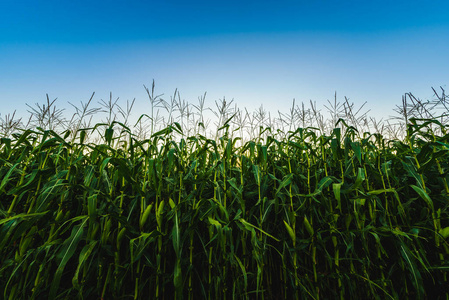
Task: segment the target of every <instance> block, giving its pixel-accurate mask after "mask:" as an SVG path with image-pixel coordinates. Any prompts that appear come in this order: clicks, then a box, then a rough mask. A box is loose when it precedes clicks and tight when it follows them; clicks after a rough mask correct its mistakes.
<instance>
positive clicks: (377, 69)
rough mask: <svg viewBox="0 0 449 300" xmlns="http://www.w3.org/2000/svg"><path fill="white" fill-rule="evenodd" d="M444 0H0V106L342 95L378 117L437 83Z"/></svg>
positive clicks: (447, 39) (446, 24)
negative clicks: (158, 97) (176, 96)
mask: <svg viewBox="0 0 449 300" xmlns="http://www.w3.org/2000/svg"><path fill="white" fill-rule="evenodd" d="M447 12H449V2H447V1H431V2H430V1H325V0H322V1H222V2H217V1H190V2H185V1H135V0H134V1H133V0H130V1H107V2H106V1H76V2H75V1H11V0H1V1H0V70H1V72H0V104H1V109H0V114H1V116H2V117H3V116H4V115H5V114H7V113H12V112H13V111H14V110H16V109H17V111H18V113H19V115H20V114H25V115H26V110H27V107H26V105H25V104H26V103H28V104H30V105H34V103H45V101H46V96H45V94H46V93H48V94H49V97H50V99H54V98H58V101H57V106H58V107H61V108H67V109H70V105H68V104H67V102H71V103H74V104H79V103H80V101H82V102H86V101H87V100H88V99H89V97H90V96H91V94H92V92H95V93H96V95H95V98H94V101H100V100H108V98H109V93H110V92H112V93H113V97H114V98H116V97H120V99H121V100H120V101H121V102H119V103H121V104H125V103H126V100H132V99H133V98H136V105H135V110H134V116H138V115H140V114H141V113H148V112H149V111H148V100H147V97H146V93H145V90H144V88H143V85H144V84H145V85H147V86H151V82H152V81H153V79H154V80H155V82H156V93H157V94H164V98H165V99H169V98H170V96H171V95H173V92H174V91H175V89H178V90H179V91H180V94H181V97H182V98H183V99H185V100H187V101H188V102H190V103H194V104H196V103H197V99H198V97H199V96H201V95H203V94H204V92H207V97H206V104H207V105H208V106H214V101H215V100H218V99H222V98H223V97H225V98H226V99H229V100H231V99H234V101H235V103H237V105H238V106H239V107H240V108H244V107H247V108H248V109H249V110H254V109H256V108H258V107H259V106H261V105H263V107H264V108H266V109H267V110H269V111H271V112H273V113H274V114H276V111H277V110H281V111H283V112H285V111H287V110H288V109H289V108H290V107H291V104H292V100H293V99H294V98H295V99H296V103H300V102H301V101H303V102H306V103H308V102H309V100H312V101H316V102H317V103H318V106H319V107H320V108H323V106H322V105H323V104H326V102H327V100H333V97H334V93H335V92H336V93H337V97H338V100H340V101H343V100H344V97H345V96H346V97H348V98H349V99H350V101H351V102H354V103H355V104H356V105H362V104H363V103H364V102H365V101H366V102H367V104H366V108H367V109H370V110H371V115H373V116H375V117H376V118H382V117H384V118H386V117H388V116H390V115H392V114H393V111H392V109H393V108H394V106H395V105H399V104H400V102H401V96H402V95H403V94H404V93H406V92H411V93H413V94H414V95H415V96H417V97H419V98H421V99H431V98H432V95H433V92H432V90H431V87H435V88H439V86H442V87H443V88H446V87H447V84H448V79H449V76H448V66H449V55H448V53H449V18H448V17H447Z"/></svg>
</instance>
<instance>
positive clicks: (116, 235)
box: [0, 86, 449, 300]
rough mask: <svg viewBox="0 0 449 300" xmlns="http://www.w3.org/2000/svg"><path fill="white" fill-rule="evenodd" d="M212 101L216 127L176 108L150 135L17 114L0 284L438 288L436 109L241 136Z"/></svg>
mask: <svg viewBox="0 0 449 300" xmlns="http://www.w3.org/2000/svg"><path fill="white" fill-rule="evenodd" d="M153 89H154V86H153ZM147 91H148V92H149V90H148V89H147ZM149 95H150V93H149ZM150 99H153V100H154V97H153V98H151V97H150ZM420 103H422V102H420ZM441 103H443V102H441ZM414 104H415V108H416V107H418V106H419V105H417V104H416V103H414ZM49 106H50V103H49V105H48V106H47V107H46V108H47V109H48V108H49ZM348 107H349V106H345V108H348ZM402 107H403V108H404V109H405V110H404V111H403V112H402V116H406V117H407V115H406V114H404V113H405V112H410V111H411V110H407V105H406V103H404V106H402ZM423 107H425V105H423ZM84 108H85V110H84V112H86V111H87V105H86V106H84ZM303 111H305V110H303ZM416 111H418V110H417V109H415V112H416ZM423 111H424V113H430V110H428V111H425V110H421V113H423ZM34 112H36V111H34ZM47 112H49V111H47ZM54 112H55V111H54ZM91 112H97V111H91ZM309 112H312V113H313V110H311V111H309ZM84 115H86V114H84ZM84 115H83V116H84ZM292 115H293V114H292ZM219 116H220V117H221V118H220V119H221V121H219V122H218V123H219V124H218V125H219V127H218V128H217V131H216V132H217V135H216V136H215V138H209V137H207V136H206V135H203V134H201V132H200V131H196V132H195V131H187V130H186V128H187V127H188V124H189V122H188V121H189V118H188V116H186V117H185V119H184V122H180V120H181V118H180V119H177V120H174V119H170V120H169V121H170V123H167V124H166V126H165V127H164V128H158V130H157V131H156V130H154V129H153V128H154V126H152V130H154V131H153V132H151V135H150V136H147V137H142V136H138V135H136V134H134V133H133V131H132V130H131V128H130V127H129V126H128V124H127V123H126V122H125V121H123V122H120V121H117V120H116V119H114V118H111V119H109V122H103V123H98V124H96V125H94V126H91V127H89V126H85V127H84V126H81V125H82V123H81V122H79V123H77V124H78V126H77V127H76V126H75V127H72V129H71V130H69V129H67V130H65V131H63V132H57V131H56V130H55V129H54V128H51V126H50V127H47V128H44V127H41V126H37V125H36V126H34V127H33V126H29V128H22V129H20V128H19V126H17V124H18V123H14V124H15V125H16V127H17V128H16V130H15V131H14V132H12V131H11V133H10V134H8V135H6V134H5V135H4V136H3V137H2V138H1V145H0V199H1V201H0V218H1V219H0V256H1V260H0V292H1V295H0V298H3V299H11V300H15V299H449V282H448V273H449V243H448V242H449V186H448V181H449V133H448V132H447V130H448V125H447V122H443V121H442V119H441V118H440V119H438V118H436V117H435V118H419V116H418V117H417V116H416V114H415V115H409V116H408V117H407V118H406V122H404V123H403V126H402V127H400V128H401V129H402V132H401V134H402V139H396V138H392V137H388V138H387V137H385V136H384V135H383V134H381V133H379V132H377V133H373V134H370V133H368V132H363V131H361V130H360V129H359V128H360V127H357V126H355V125H357V124H356V123H357V122H359V123H358V125H360V124H362V125H363V124H366V123H363V122H361V120H360V119H357V118H356V117H354V114H351V115H349V117H348V118H338V119H337V122H336V123H333V128H332V129H330V130H329V131H328V132H327V133H326V132H324V131H325V130H328V129H327V128H325V127H324V126H323V127H322V128H320V126H307V127H299V126H298V127H297V128H294V129H292V130H285V131H280V130H274V129H273V128H274V127H273V128H272V127H268V126H266V127H262V126H261V127H260V130H259V131H258V135H256V136H251V137H250V139H248V140H245V139H243V136H242V135H236V133H239V129H238V128H237V129H235V128H234V127H233V126H234V124H235V123H233V122H235V120H236V118H238V117H239V116H238V114H237V113H236V112H235V111H234V112H232V114H229V115H226V114H224V113H221V114H219ZM336 116H337V114H336ZM426 116H428V115H426ZM351 117H352V118H351ZM149 118H150V119H151V120H152V121H153V120H155V117H154V115H152V116H149ZM42 120H44V118H42V119H41V121H42ZM80 120H81V119H80ZM318 120H319V119H318ZM80 124H81V125H80ZM151 124H152V125H155V124H156V123H155V122H152V123H151ZM198 124H200V123H199V122H198V123H197V125H198ZM201 124H202V128H203V129H204V127H205V126H204V124H203V123H201ZM201 124H200V125H201ZM289 124H292V122H289ZM47 125H48V124H47ZM73 128H75V129H73ZM92 132H97V133H99V136H98V140H96V141H95V142H91V141H89V140H88V136H89V134H90V133H92ZM397 132H398V131H397Z"/></svg>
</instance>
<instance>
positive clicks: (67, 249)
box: [49, 216, 89, 299]
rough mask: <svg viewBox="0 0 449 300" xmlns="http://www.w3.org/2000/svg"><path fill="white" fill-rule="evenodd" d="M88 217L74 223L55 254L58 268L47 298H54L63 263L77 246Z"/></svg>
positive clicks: (64, 263)
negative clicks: (67, 236) (68, 235)
mask: <svg viewBox="0 0 449 300" xmlns="http://www.w3.org/2000/svg"><path fill="white" fill-rule="evenodd" d="M88 219H89V218H88V217H87V216H85V218H84V221H83V222H82V223H81V224H80V225H76V226H74V227H73V229H72V233H71V235H70V237H69V238H68V239H66V240H65V241H64V243H63V246H62V249H61V250H60V251H59V253H58V254H57V258H58V260H59V261H60V262H59V265H58V268H57V269H56V272H55V275H54V277H53V281H52V283H51V286H50V295H49V299H55V297H56V295H57V292H58V288H59V283H60V281H61V276H62V273H63V272H64V268H65V265H66V264H67V262H68V261H69V259H70V258H71V257H72V256H73V254H74V253H75V251H76V247H77V246H78V243H79V242H80V240H81V238H82V236H83V232H84V224H85V223H86V222H87V220H88Z"/></svg>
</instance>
